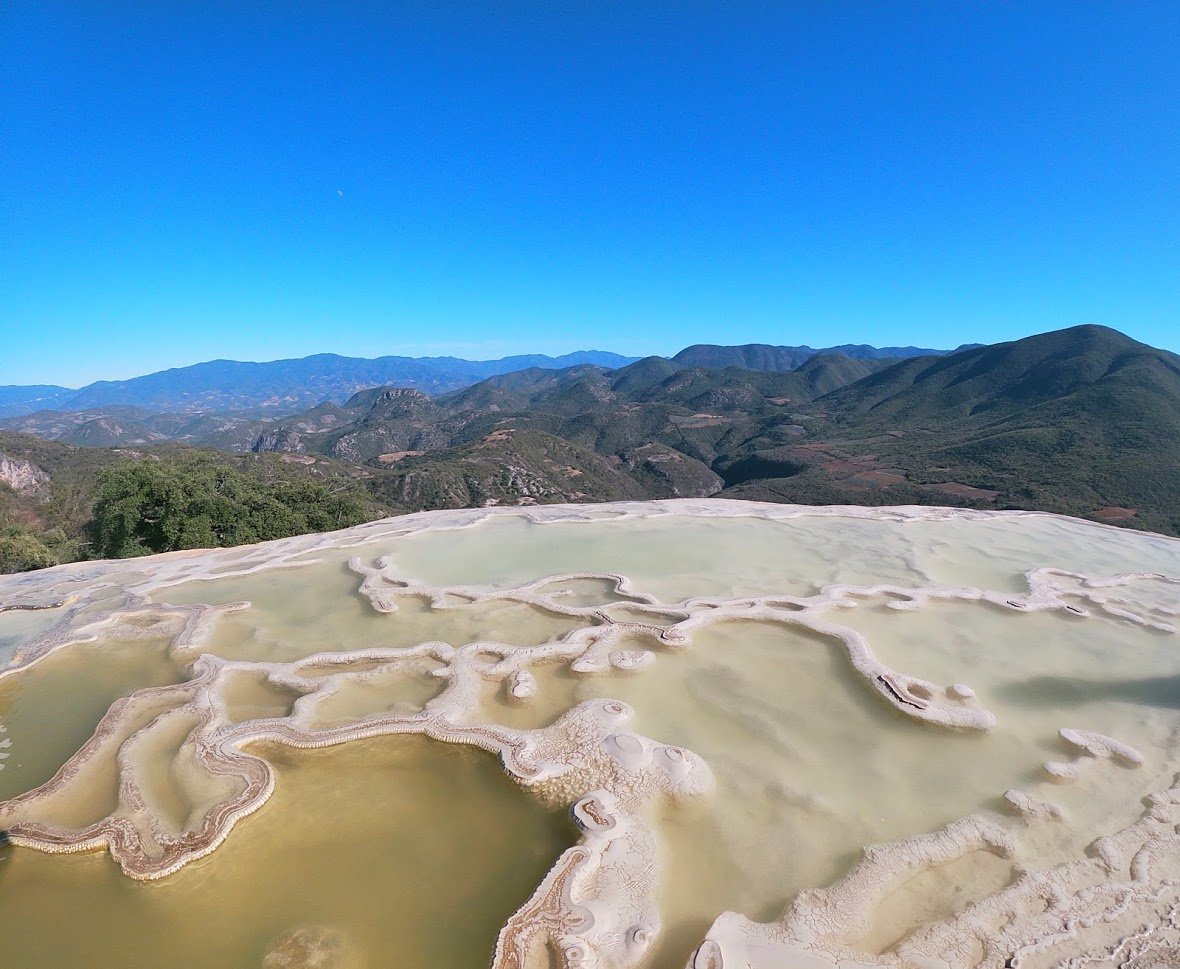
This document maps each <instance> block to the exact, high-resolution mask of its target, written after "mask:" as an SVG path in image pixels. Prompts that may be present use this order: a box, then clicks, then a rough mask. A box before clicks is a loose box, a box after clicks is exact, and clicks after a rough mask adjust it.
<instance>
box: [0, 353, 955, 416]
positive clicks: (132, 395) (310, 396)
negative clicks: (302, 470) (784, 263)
mask: <svg viewBox="0 0 1180 969" xmlns="http://www.w3.org/2000/svg"><path fill="white" fill-rule="evenodd" d="M834 349H835V350H836V351H837V352H840V353H842V354H844V355H845V356H848V357H851V358H853V359H857V360H862V359H863V360H876V359H881V358H882V357H897V358H903V357H912V356H918V355H930V354H941V353H944V352H945V351H942V350H920V349H918V348H916V347H887V348H885V349H878V348H876V347H868V346H846V347H836V348H834ZM824 352H826V351H824V350H816V349H813V348H812V347H806V346H803V347H772V346H763V345H761V344H750V345H747V346H740V347H721V346H712V345H698V346H693V347H688V348H687V349H685V350H682V351H681V352H680V353H678V354H677V355H676V357H674V358H673V359H675V360H677V362H680V363H684V364H686V365H689V366H741V367H748V368H750V369H754V370H794V369H795V368H796V367H798V366H800V365H801V364H802V363H803V362H804V361H805V360H807V359H809V358H810V357H813V356H815V355H816V354H819V353H824ZM637 359H638V358H637V357H625V356H621V355H620V354H617V353H609V352H606V351H603V350H580V351H578V352H576V353H567V354H565V355H564V356H560V357H550V356H545V355H544V354H524V355H519V356H513V357H503V358H501V359H499V360H462V359H460V358H458V357H377V358H375V359H367V358H363V357H342V356H338V355H336V354H334V353H320V354H316V355H314V356H310V357H300V358H298V359H292V360H272V361H270V362H267V363H249V362H243V361H238V360H211V361H208V362H206V363H198V364H194V365H193V366H191V367H178V368H174V369H171V370H161V371H158V372H156V373H150V374H145V375H144V376H142V377H132V378H131V379H129V380H100V381H97V382H95V383H92V384H87V385H86V386H85V387H82V388H80V389H77V390H71V389H70V388H68V387H57V386H54V385H51V384H38V385H34V386H14V385H9V386H0V417H16V416H21V415H24V414H31V413H35V412H38V411H62V412H68V413H74V412H78V411H86V410H105V409H108V408H113V407H135V408H140V409H141V410H145V411H152V412H158V413H175V414H185V415H194V414H209V413H224V412H226V411H245V412H247V413H248V414H249V415H250V416H255V417H261V416H266V415H287V414H294V413H297V412H298V411H301V410H305V409H306V408H309V407H314V406H315V405H316V404H321V403H325V402H329V401H330V402H334V403H337V404H340V403H343V402H344V401H345V400H347V399H348V398H349V397H350V396H352V394H354V393H356V392H357V391H358V390H364V389H365V388H367V387H377V386H382V385H391V386H397V387H412V388H414V389H415V390H420V391H422V392H423V393H425V394H429V395H432V396H433V395H436V394H445V393H447V392H449V391H452V390H458V389H460V388H463V387H468V386H470V385H472V384H475V383H478V382H479V381H481V380H485V379H487V378H488V377H492V376H496V375H498V374H505V373H512V372H514V371H518V370H526V369H529V368H542V369H548V370H559V369H563V368H566V367H571V366H577V365H579V364H593V365H595V366H599V367H604V368H608V369H609V368H618V367H623V366H626V365H627V364H629V363H634V362H635V361H636V360H637Z"/></svg>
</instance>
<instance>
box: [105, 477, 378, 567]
mask: <svg viewBox="0 0 1180 969" xmlns="http://www.w3.org/2000/svg"><path fill="white" fill-rule="evenodd" d="M265 470H266V469H259V470H258V471H253V470H252V471H251V472H249V473H247V472H243V471H239V470H236V469H234V468H232V467H230V466H229V465H227V464H225V463H223V462H222V461H218V460H216V459H214V458H211V457H208V456H204V455H197V456H182V457H176V458H172V459H169V460H138V461H128V462H125V463H123V464H119V465H116V466H114V467H111V468H107V469H105V470H104V471H102V472H101V473H100V476H99V485H98V489H97V491H96V493H95V503H94V519H93V522H92V525H91V534H92V536H93V540H94V545H95V550H96V552H97V553H98V554H99V555H105V556H108V557H112V558H126V557H129V556H134V555H147V554H150V553H152V552H167V551H172V550H175V549H185V548H211V547H215V546H232V545H243V544H247V543H251V542H264V541H268V540H270V539H273V538H286V537H288V536H290V535H301V534H304V533H305V532H311V531H323V530H326V529H332V528H345V527H347V526H349V525H356V524H359V523H360V522H362V521H365V520H367V518H368V516H367V515H366V513H365V504H364V502H363V500H361V498H360V497H359V495H358V494H357V493H356V492H355V490H354V489H353V488H352V487H351V486H345V487H344V488H342V489H337V490H335V491H333V490H330V489H329V488H328V487H327V486H326V485H324V484H323V483H321V482H318V481H309V480H292V479H289V478H288V479H284V478H279V479H277V480H264V479H263V477H262V473H264V472H265Z"/></svg>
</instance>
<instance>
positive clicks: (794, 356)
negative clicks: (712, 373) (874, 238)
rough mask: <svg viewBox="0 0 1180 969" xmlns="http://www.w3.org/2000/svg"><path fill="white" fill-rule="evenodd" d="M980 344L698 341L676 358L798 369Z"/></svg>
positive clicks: (699, 363)
mask: <svg viewBox="0 0 1180 969" xmlns="http://www.w3.org/2000/svg"><path fill="white" fill-rule="evenodd" d="M979 345H980V344H977V343H971V344H964V345H963V346H961V347H958V348H957V349H955V350H932V349H930V348H928V347H871V346H868V345H867V344H864V343H845V344H843V345H841V346H838V347H823V348H821V349H816V348H815V347H809V346H799V347H785V346H784V347H779V346H771V345H770V344H767V343H743V344H739V345H737V346H721V345H719V344H714V343H697V344H694V345H693V346H691V347H685V348H684V349H683V350H681V351H680V352H679V353H678V354H676V355H675V356H674V357H672V359H673V360H675V361H676V362H677V363H682V364H684V365H685V366H687V367H742V368H744V369H746V370H797V369H798V368H799V367H801V366H802V365H803V364H804V363H806V362H807V361H808V360H810V359H811V358H812V357H816V356H819V355H820V354H823V353H838V354H840V355H841V356H844V357H848V358H849V359H850V360H883V359H895V360H906V359H909V358H910V357H942V356H946V355H947V354H950V353H957V352H958V351H959V350H966V349H970V348H972V347H976V346H979Z"/></svg>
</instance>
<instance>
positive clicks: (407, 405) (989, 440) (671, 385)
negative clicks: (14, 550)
mask: <svg viewBox="0 0 1180 969" xmlns="http://www.w3.org/2000/svg"><path fill="white" fill-rule="evenodd" d="M780 359H781V358H780ZM752 362H761V363H762V364H764V365H767V366H769V365H770V364H773V363H774V362H775V360H774V359H762V360H761V361H759V360H756V359H755V360H754V361H752ZM5 430H7V431H17V432H24V433H25V434H27V433H29V432H33V433H35V434H38V435H40V436H41V437H42V438H44V437H49V438H59V439H60V440H61V441H63V442H66V444H53V445H52V446H49V444H50V442H45V441H43V440H40V439H39V438H33V437H24V436H23V434H4V433H3V431H5ZM6 441H7V442H10V443H6ZM67 444H75V445H78V444H82V445H88V447H86V448H72V449H71V448H69V447H67ZM0 445H4V446H3V447H2V448H0V450H5V451H6V452H7V453H8V455H9V457H10V458H11V461H10V465H11V467H12V468H17V469H18V472H19V473H22V474H24V477H25V478H27V477H28V474H29V470H28V469H27V468H25V469H24V471H23V472H20V468H24V465H23V464H21V462H28V463H31V464H33V465H36V466H37V467H39V468H41V469H42V470H44V471H45V472H46V473H48V474H49V475H50V477H51V478H53V479H54V481H55V482H57V483H53V484H52V489H53V494H54V495H55V496H56V495H58V493H59V491H60V492H61V501H62V502H63V503H64V504H65V505H68V506H69V508H71V509H75V511H78V510H79V509H81V511H84V510H85V492H84V491H83V492H81V493H80V497H79V494H76V493H75V492H73V491H70V490H69V489H70V487H71V486H69V484H68V481H69V479H68V478H67V479H66V483H65V484H64V485H63V484H62V483H61V475H60V473H58V472H55V470H54V467H53V466H51V461H50V459H52V460H53V461H57V460H58V458H59V457H60V458H61V461H62V462H64V463H63V464H62V467H64V468H66V469H67V470H68V467H70V466H73V465H76V464H82V465H86V464H88V463H89V464H93V463H95V462H106V463H109V462H110V461H114V460H117V459H118V458H119V456H124V457H128V458H130V459H133V460H140V459H154V458H153V457H152V455H154V454H169V453H179V452H180V451H183V450H186V448H184V447H181V445H189V446H191V445H202V446H205V447H212V448H216V449H218V450H220V451H222V452H236V453H237V454H238V457H236V458H234V459H233V460H235V461H237V460H247V458H246V456H244V455H243V452H254V457H256V458H258V459H259V460H261V461H265V460H269V459H268V458H267V457H266V454H265V452H277V453H278V454H279V455H280V457H279V458H278V461H279V462H280V464H281V465H287V464H289V465H291V466H294V467H298V468H302V469H305V471H306V473H307V474H309V475H312V476H315V475H319V474H321V473H322V474H325V475H337V474H343V475H344V476H346V477H348V478H349V479H350V480H355V481H361V482H363V483H364V487H365V489H366V490H367V491H368V492H369V493H370V495H371V496H372V498H373V499H374V500H375V501H376V502H377V503H378V504H379V505H380V506H381V507H382V508H386V509H389V508H394V509H404V510H421V509H428V508H454V507H471V506H478V505H487V504H521V503H531V502H551V501H606V500H614V499H621V498H639V497H645V498H667V497H691V496H707V495H721V496H723V497H734V498H746V499H753V500H761V501H786V502H792V503H797V504H868V505H890V504H935V505H956V506H959V507H974V508H992V509H1003V508H1024V509H1034V510H1043V511H1052V512H1056V513H1063V514H1070V515H1077V516H1084V517H1089V518H1093V519H1095V520H1098V521H1108V522H1117V523H1120V524H1123V525H1127V526H1130V527H1136V528H1146V529H1151V530H1154V531H1160V532H1165V533H1168V534H1171V535H1180V462H1177V461H1176V460H1175V456H1176V455H1177V454H1180V356H1177V355H1176V354H1174V353H1170V352H1168V351H1166V350H1160V349H1157V348H1154V347H1151V346H1148V345H1146V344H1143V343H1139V342H1136V341H1135V340H1132V339H1130V338H1129V337H1127V336H1125V335H1124V334H1122V333H1119V332H1117V331H1115V330H1111V329H1108V328H1105V327H1100V326H1092V325H1087V326H1079V327H1072V328H1070V329H1066V330H1058V331H1054V332H1049V333H1042V334H1038V335H1036V336H1032V337H1026V338H1024V339H1022V340H1016V341H1011V342H1007V343H998V344H994V345H989V346H982V347H976V348H971V349H965V350H961V351H959V352H956V353H953V354H948V355H941V356H925V357H910V358H903V359H898V358H882V359H861V360H857V359H852V358H850V357H848V356H846V355H844V354H840V353H833V352H825V353H818V354H813V355H811V356H809V357H808V358H807V359H806V360H805V361H804V362H803V363H802V364H801V365H800V366H799V367H797V368H796V369H794V370H790V371H780V370H773V369H762V370H753V369H746V368H741V367H734V366H725V367H703V366H689V365H687V364H685V363H684V362H682V361H677V360H674V359H666V358H663V357H646V358H643V359H641V360H638V361H635V362H634V363H630V364H628V365H626V366H623V367H617V368H606V367H602V366H598V365H594V364H590V363H579V364H575V365H573V366H569V367H564V368H559V369H546V368H540V367H530V368H526V369H523V370H517V371H513V372H510V373H504V374H498V375H494V376H492V377H488V378H486V379H484V380H482V381H480V382H478V383H475V384H472V385H469V386H465V387H463V388H461V389H458V390H453V391H451V392H449V393H444V394H436V395H433V396H432V395H429V394H427V393H423V392H422V391H421V390H419V389H414V388H409V387H399V386H388V385H386V386H378V387H370V388H366V389H364V390H359V391H357V392H355V393H353V394H351V395H350V396H349V397H348V399H346V400H344V401H342V402H339V403H338V402H335V401H326V402H324V403H320V404H317V405H316V406H314V407H311V408H308V409H305V410H303V411H301V412H299V413H296V414H289V415H284V414H280V413H275V412H267V413H263V414H258V413H255V414H244V413H240V412H239V413H224V412H223V413H205V414H183V413H180V414H178V413H172V414H168V413H159V412H155V411H151V410H146V409H143V408H136V407H130V406H113V407H107V408H97V409H93V410H90V411H85V412H65V411H41V412H39V413H37V414H33V415H27V416H24V417H18V418H8V419H4V420H0ZM116 448H117V449H120V450H114V449H116ZM99 452H101V453H99ZM14 473H17V472H14ZM34 473H35V472H34ZM18 476H19V474H18ZM22 480H23V479H22ZM21 483H22V481H17V482H16V484H17V485H19V484H21ZM10 484H12V482H10ZM13 487H14V488H15V487H16V485H13ZM63 488H64V490H63ZM42 491H44V488H42ZM5 494H6V490H5V488H4V487H3V486H0V511H2V501H3V499H4V498H5ZM8 499H9V500H10V501H12V502H17V503H18V507H16V509H15V511H14V512H13V514H17V513H19V515H24V516H25V517H29V516H33V517H39V516H41V514H42V513H41V512H40V511H38V510H37V509H38V507H39V506H38V505H37V501H38V500H41V499H38V498H36V497H27V496H24V495H22V494H19V493H17V492H16V491H14V490H12V489H9V494H8ZM55 500H56V499H55ZM79 513H81V512H79ZM45 527H46V528H48V525H46V526H45ZM47 534H48V532H47Z"/></svg>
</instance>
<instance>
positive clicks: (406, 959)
mask: <svg viewBox="0 0 1180 969" xmlns="http://www.w3.org/2000/svg"><path fill="white" fill-rule="evenodd" d="M264 753H265V756H266V758H267V759H268V760H269V761H271V762H272V763H274V764H275V765H276V766H277V768H278V786H277V789H276V792H275V794H274V796H273V797H272V799H271V800H270V801H269V802H268V803H267V804H266V805H265V806H264V807H263V808H262V809H261V810H260V811H258V812H257V813H256V814H254V815H251V816H250V817H249V818H246V819H245V820H244V821H242V822H240V823H239V824H238V826H237V827H235V828H234V830H233V832H232V833H231V835H230V837H229V839H228V841H227V842H226V843H225V844H224V845H223V846H222V847H221V848H220V849H219V850H218V851H216V852H214V853H213V854H212V855H210V856H209V857H207V858H205V859H202V860H200V861H198V862H194V863H193V864H191V865H189V866H188V867H186V868H184V869H182V870H181V871H179V872H178V873H176V874H175V875H171V876H169V877H167V878H165V879H163V880H162V881H158V882H135V881H132V880H131V879H129V878H126V877H124V876H123V875H122V874H120V872H119V870H118V869H117V867H116V866H115V865H114V864H113V863H112V862H111V860H110V859H109V858H108V857H107V856H106V855H105V854H103V853H98V852H92V853H88V854H83V855H47V854H42V853H40V852H37V851H32V850H28V849H14V848H8V849H0V850H2V851H7V853H8V858H7V860H5V861H2V862H0V965H3V966H4V967H5V969H46V967H50V966H53V967H59V966H60V967H67V966H68V967H87V969H129V967H135V969H188V967H191V969H209V967H211V966H217V967H218V969H258V967H259V966H261V965H262V960H263V957H264V955H265V953H266V951H267V948H268V946H269V945H270V943H272V942H273V941H274V940H275V939H277V938H279V937H281V936H283V935H284V934H286V933H288V932H290V931H291V930H293V929H296V928H298V927H300V926H305V925H313V926H320V927H324V928H328V929H333V930H338V931H339V932H341V933H342V934H343V936H344V938H345V939H346V940H348V942H349V944H350V945H351V946H352V948H354V949H355V950H357V951H358V952H359V954H360V956H361V962H360V964H361V965H364V966H367V967H371V969H376V967H386V966H388V967H397V969H476V967H482V966H485V965H486V964H487V963H488V960H489V959H490V956H491V952H492V947H493V945H494V944H495V938H496V933H497V932H498V931H499V928H500V926H501V925H502V924H503V922H504V921H505V920H506V919H507V918H508V917H509V916H510V915H511V914H512V912H513V911H515V909H516V908H517V907H518V906H519V905H520V904H521V903H523V902H524V901H525V900H526V899H527V898H528V897H529V895H530V894H531V893H532V891H533V889H534V887H535V886H536V885H537V883H538V882H539V881H540V880H541V878H542V877H543V876H544V873H545V872H546V871H547V870H548V868H549V867H550V865H551V864H552V863H553V861H554V860H555V859H556V858H557V856H558V854H560V852H561V851H562V850H563V849H564V848H565V847H566V846H567V845H568V844H570V843H572V841H573V839H574V832H573V829H572V826H571V825H570V824H569V823H568V821H567V820H566V818H565V817H564V815H562V814H560V813H553V812H550V811H547V810H545V809H543V808H542V807H540V806H539V805H538V804H537V803H536V802H535V801H533V800H532V799H530V798H529V797H528V796H527V795H526V794H524V793H523V792H522V791H521V790H520V789H519V788H518V787H517V786H516V785H515V784H513V783H512V782H511V781H510V780H509V779H508V778H507V777H506V776H504V774H503V773H502V771H501V770H500V769H499V767H498V766H497V765H496V762H495V760H494V759H493V758H492V757H491V756H489V755H488V754H485V753H483V752H482V751H475V750H470V749H466V748H460V747H455V746H448V745H443V744H438V743H435V742H433V741H429V740H425V739H422V738H418V737H385V738H379V739H375V740H365V741H356V742H354V743H350V744H347V745H344V746H340V747H334V748H329V749H326V750H316V751H291V750H287V749H283V748H274V747H271V748H267V749H265V751H264Z"/></svg>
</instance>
